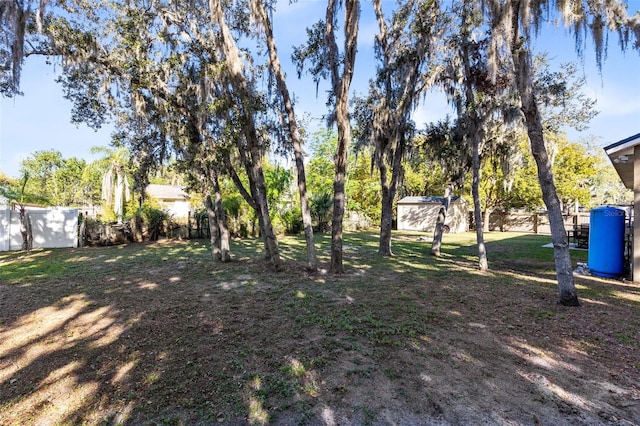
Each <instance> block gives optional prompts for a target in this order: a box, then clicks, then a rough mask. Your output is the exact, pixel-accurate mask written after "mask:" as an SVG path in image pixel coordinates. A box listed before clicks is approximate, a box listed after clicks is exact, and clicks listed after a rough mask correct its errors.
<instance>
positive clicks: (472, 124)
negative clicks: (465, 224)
mask: <svg viewBox="0 0 640 426" xmlns="http://www.w3.org/2000/svg"><path fill="white" fill-rule="evenodd" d="M469 13H470V11H469V10H468V9H467V8H466V7H465V8H464V9H463V20H462V22H463V31H462V36H463V40H462V62H463V66H464V86H465V115H466V116H467V120H468V121H469V126H468V133H467V136H468V138H470V140H471V169H472V178H471V194H472V196H473V218H474V222H475V229H476V242H477V245H478V268H479V269H480V270H481V271H486V270H487V269H489V261H488V260H487V249H486V246H485V244H484V232H483V226H482V223H483V222H482V203H481V202H480V144H481V143H482V137H484V132H482V128H481V126H482V124H481V120H480V117H479V114H480V112H479V110H478V109H479V108H478V101H477V100H476V94H475V93H474V88H473V83H472V81H473V77H474V75H473V71H472V69H471V65H470V60H471V58H470V56H471V53H470V52H469V44H470V43H471V40H470V31H469V22H468V20H469V19H470V16H469Z"/></svg>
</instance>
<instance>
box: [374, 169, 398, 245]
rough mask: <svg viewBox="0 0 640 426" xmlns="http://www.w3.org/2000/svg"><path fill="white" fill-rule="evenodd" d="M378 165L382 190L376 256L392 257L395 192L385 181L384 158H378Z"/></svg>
mask: <svg viewBox="0 0 640 426" xmlns="http://www.w3.org/2000/svg"><path fill="white" fill-rule="evenodd" d="M378 163H379V165H378V170H379V171H380V187H381V189H382V209H381V212H380V213H381V214H380V242H379V246H378V255H380V256H393V252H392V251H391V230H392V228H393V198H394V196H395V191H393V190H392V188H391V187H390V186H389V183H388V181H387V167H386V165H385V164H384V158H380V159H379V160H378Z"/></svg>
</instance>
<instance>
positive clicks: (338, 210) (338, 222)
mask: <svg viewBox="0 0 640 426" xmlns="http://www.w3.org/2000/svg"><path fill="white" fill-rule="evenodd" d="M338 109H343V107H342V106H340V107H338V106H337V107H336V110H338ZM345 109H346V107H345ZM345 115H346V116H345ZM348 120H349V118H348V113H347V114H345V113H344V111H341V113H340V114H338V147H337V150H336V154H335V156H334V168H335V176H334V179H333V214H332V216H331V266H330V269H331V271H332V272H333V273H336V274H342V273H344V266H343V264H342V253H343V251H342V233H343V230H342V222H343V218H344V211H345V207H346V194H345V189H344V181H345V176H346V174H347V173H346V172H347V147H348V144H349V141H350V140H351V125H350V124H349V123H348ZM345 122H346V124H345Z"/></svg>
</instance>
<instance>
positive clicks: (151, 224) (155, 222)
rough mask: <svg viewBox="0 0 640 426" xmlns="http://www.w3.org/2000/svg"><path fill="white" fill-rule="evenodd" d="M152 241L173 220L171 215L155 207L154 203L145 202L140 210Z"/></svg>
mask: <svg viewBox="0 0 640 426" xmlns="http://www.w3.org/2000/svg"><path fill="white" fill-rule="evenodd" d="M139 214H140V215H141V216H142V219H143V222H144V224H145V225H146V226H147V232H148V235H149V239H150V240H151V241H156V240H157V239H158V237H159V236H160V235H162V234H163V231H164V229H165V227H166V226H167V225H168V224H169V221H170V220H171V215H169V213H167V212H166V211H164V210H162V209H160V208H158V207H155V206H154V205H153V203H146V202H145V203H144V204H143V205H142V207H141V208H140V210H139Z"/></svg>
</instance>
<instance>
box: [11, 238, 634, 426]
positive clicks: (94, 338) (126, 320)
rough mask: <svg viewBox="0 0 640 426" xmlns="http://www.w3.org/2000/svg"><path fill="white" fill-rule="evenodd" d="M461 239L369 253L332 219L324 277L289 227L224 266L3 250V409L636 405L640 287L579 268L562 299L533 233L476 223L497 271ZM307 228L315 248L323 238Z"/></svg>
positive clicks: (595, 411)
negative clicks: (340, 241) (585, 274)
mask: <svg viewBox="0 0 640 426" xmlns="http://www.w3.org/2000/svg"><path fill="white" fill-rule="evenodd" d="M473 238H474V237H473V236H470V235H459V236H450V235H448V236H446V237H445V242H444V245H443V249H442V251H443V256H442V257H440V258H434V257H432V256H429V255H428V252H429V249H430V244H428V243H425V242H422V241H417V240H416V241H413V240H411V239H410V238H406V239H403V240H402V241H394V252H395V254H396V256H395V257H394V258H380V257H378V256H377V255H376V253H377V236H376V235H374V234H371V233H357V234H347V235H346V237H345V261H346V263H347V273H346V274H344V275H343V276H338V277H336V276H333V275H330V274H323V273H317V274H307V273H305V272H304V271H303V269H304V268H303V267H302V265H303V264H304V240H303V239H302V238H283V239H281V240H280V247H281V250H282V254H283V258H284V259H286V262H287V268H286V270H285V272H284V273H280V274H275V273H272V272H271V270H270V267H269V265H268V263H267V262H265V261H263V260H261V259H260V254H259V253H260V249H261V247H262V246H261V242H260V241H258V240H236V241H234V242H233V247H232V250H233V253H234V256H235V260H234V261H233V262H231V263H229V264H212V263H211V262H210V253H209V250H208V247H207V245H206V244H203V243H202V242H197V241H196V242H189V243H183V242H173V243H164V244H151V245H145V246H142V245H129V246H118V247H108V248H99V249H93V248H92V249H78V250H49V251H42V252H38V253H35V254H34V255H33V257H30V258H23V259H19V256H16V257H10V256H8V257H5V256H4V255H3V256H2V257H0V261H1V262H2V269H0V283H1V284H0V386H1V387H0V417H2V418H3V419H6V420H4V421H5V422H6V423H7V424H29V423H51V424H56V423H57V424H78V423H86V424H141V423H151V424H155V423H163V424H193V423H216V424H218V423H221V424H244V423H251V424H263V423H266V422H268V421H271V422H274V423H287V424H292V423H293V424H295V423H313V424H317V423H320V424H363V423H375V422H378V423H382V424H385V423H394V422H395V423H406V424H416V423H427V422H429V421H434V422H435V421H445V422H448V423H474V422H504V421H507V420H512V421H516V422H518V421H520V422H526V421H531V419H533V418H535V419H538V420H539V421H541V422H543V423H546V422H549V423H558V422H560V423H563V422H566V421H567V420H568V419H569V420H570V421H578V422H580V421H593V420H594V419H595V420H603V421H609V420H610V419H612V418H617V419H625V420H628V421H636V420H638V418H637V417H634V416H636V414H634V413H635V412H634V411H633V410H635V409H636V408H637V407H638V406H637V404H636V405H634V403H633V401H635V400H634V399H633V397H634V395H636V394H634V393H633V392H635V391H636V390H637V388H636V390H634V385H633V383H637V379H638V367H640V356H639V355H638V351H637V343H636V342H637V340H636V339H635V337H636V333H637V329H638V325H639V323H640V316H638V314H637V312H638V304H639V303H640V301H639V300H638V294H639V291H638V287H637V286H634V285H632V284H628V283H627V284H624V283H617V282H612V281H610V280H600V279H596V278H579V279H578V280H577V283H578V285H579V286H580V287H579V288H580V292H581V294H584V295H585V296H583V307H582V308H579V309H567V308H562V307H559V306H558V305H557V304H556V303H555V298H556V288H555V281H554V273H553V253H552V251H551V250H549V249H538V246H539V245H542V244H544V242H541V241H542V239H543V238H541V237H537V236H533V238H532V236H523V235H517V234H496V235H491V236H489V237H488V250H489V256H490V262H491V264H492V265H496V266H499V268H498V267H494V270H492V271H490V272H487V273H482V274H481V273H479V272H477V271H476V270H475V257H474V256H475V255H474V250H475V248H474V245H473V241H474V240H473ZM316 241H317V248H318V254H319V258H320V259H321V261H323V262H325V263H326V262H328V255H329V249H328V245H329V238H328V236H326V235H320V236H317V237H316ZM492 256H495V260H492V259H493V257H492ZM634 315H635V316H634ZM620 318H625V319H626V320H627V321H626V322H621V321H619V319H620ZM620 353H622V354H624V356H623V357H620ZM616 357H617V358H616ZM613 371H616V372H617V373H616V374H617V376H615V377H614V376H612V374H613V373H612V372H613ZM623 373H624V374H623ZM602 389H605V390H606V391H605V392H604V396H602V395H601V393H602Z"/></svg>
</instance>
